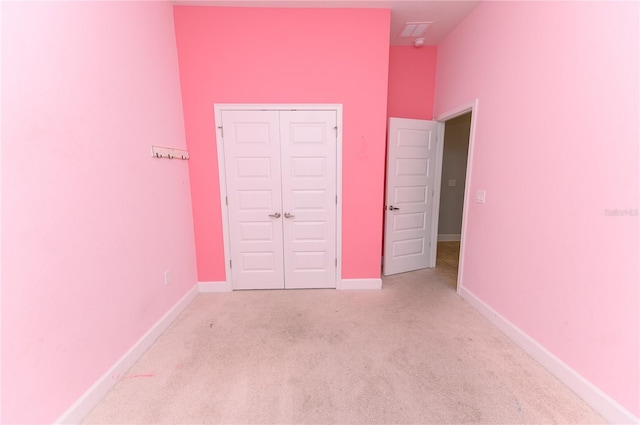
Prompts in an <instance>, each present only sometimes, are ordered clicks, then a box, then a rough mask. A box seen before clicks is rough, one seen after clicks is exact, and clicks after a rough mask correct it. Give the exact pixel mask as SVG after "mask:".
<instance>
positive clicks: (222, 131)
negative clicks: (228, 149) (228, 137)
mask: <svg viewBox="0 0 640 425" xmlns="http://www.w3.org/2000/svg"><path fill="white" fill-rule="evenodd" d="M218 128H219V129H220V137H222V138H223V139H224V128H222V126H221V125H220V126H218Z"/></svg>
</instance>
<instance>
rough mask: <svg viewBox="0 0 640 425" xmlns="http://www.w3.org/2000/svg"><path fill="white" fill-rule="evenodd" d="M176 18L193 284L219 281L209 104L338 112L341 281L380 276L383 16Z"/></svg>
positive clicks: (288, 13) (270, 12)
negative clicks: (326, 107) (312, 106)
mask: <svg viewBox="0 0 640 425" xmlns="http://www.w3.org/2000/svg"><path fill="white" fill-rule="evenodd" d="M174 15H175V27H176V37H177V42H178V57H179V62H180V78H181V82H182V99H183V105H184V113H185V127H186V134H187V143H188V146H189V149H190V152H191V154H192V160H191V161H190V164H189V165H190V175H191V185H192V186H191V187H192V194H193V196H192V202H193V210H194V211H193V214H194V224H195V235H196V251H197V259H198V278H199V280H200V281H224V280H225V273H224V254H223V240H222V223H221V213H220V190H219V182H218V161H217V157H216V156H217V155H216V145H215V140H216V139H215V123H214V120H213V105H214V104H215V103H341V104H343V105H344V130H343V216H342V217H343V242H342V249H343V251H342V252H343V266H342V267H343V268H342V277H343V278H378V277H380V250H381V243H382V242H381V239H382V232H381V229H382V208H380V205H382V198H383V190H382V188H383V173H384V150H385V128H386V109H387V77H388V55H389V11H388V10H383V9H375V10H374V9H372V10H369V9H317V10H315V9H252V8H212V7H188V6H176V7H175V8H174ZM247 28H250V29H251V30H250V31H247V30H246V29H247ZM364 188H366V189H367V190H363V189H364Z"/></svg>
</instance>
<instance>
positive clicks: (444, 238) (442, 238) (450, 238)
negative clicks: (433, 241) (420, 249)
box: [438, 233, 460, 242]
mask: <svg viewBox="0 0 640 425" xmlns="http://www.w3.org/2000/svg"><path fill="white" fill-rule="evenodd" d="M438 242H460V233H458V234H457V235H454V234H451V235H448V234H443V235H438Z"/></svg>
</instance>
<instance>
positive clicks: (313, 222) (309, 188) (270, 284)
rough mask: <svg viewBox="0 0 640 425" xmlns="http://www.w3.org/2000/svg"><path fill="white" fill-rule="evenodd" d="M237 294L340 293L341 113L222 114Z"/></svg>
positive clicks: (233, 270) (230, 239) (233, 265)
mask: <svg viewBox="0 0 640 425" xmlns="http://www.w3.org/2000/svg"><path fill="white" fill-rule="evenodd" d="M221 118H222V128H223V140H224V160H225V164H224V165H225V170H226V173H225V174H226V193H227V198H228V199H227V213H228V222H229V223H228V224H229V242H230V243H229V245H230V256H231V278H232V287H233V289H278V288H335V287H336V281H337V265H336V228H337V226H336V224H337V217H336V213H337V207H336V199H337V198H336V194H337V186H336V179H337V173H336V172H337V165H336V164H337V163H336V160H337V157H336V155H337V150H336V149H337V114H336V111H227V110H224V111H222V114H221Z"/></svg>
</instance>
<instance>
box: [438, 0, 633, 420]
mask: <svg viewBox="0 0 640 425" xmlns="http://www.w3.org/2000/svg"><path fill="white" fill-rule="evenodd" d="M639 7H640V5H639V4H638V3H636V2H628V3H618V2H482V3H481V4H480V5H479V6H477V7H476V8H475V9H474V10H473V11H472V12H471V14H470V15H469V16H468V17H467V18H466V19H465V20H464V21H463V22H462V23H461V24H460V25H459V26H458V27H457V28H456V30H455V31H453V32H452V33H451V34H450V35H449V36H448V37H447V38H446V39H445V40H444V41H443V42H442V43H441V44H440V45H439V48H438V66H437V78H436V103H435V113H436V116H437V115H439V114H442V113H444V112H446V111H448V110H450V109H452V108H454V107H457V106H458V105H462V104H464V103H466V102H469V101H470V100H472V99H474V98H478V99H479V110H478V115H477V119H478V121H477V127H476V131H477V132H476V139H475V154H474V157H473V159H472V161H473V171H472V173H473V174H472V176H471V186H470V190H471V191H472V193H475V191H476V190H478V189H485V190H486V191H487V201H486V205H480V204H475V203H473V204H471V205H470V210H469V228H468V230H469V232H468V234H467V239H466V244H467V249H466V253H467V255H466V257H465V263H464V271H463V273H464V276H465V280H464V286H465V287H466V288H467V289H468V290H469V291H471V292H472V293H473V294H475V295H476V296H478V297H479V298H480V299H481V300H482V301H484V302H485V303H487V304H488V305H489V306H491V307H492V308H493V309H495V310H496V311H497V312H498V313H499V314H501V315H502V316H504V317H505V318H506V319H508V320H509V321H511V322H512V323H514V324H515V325H516V326H518V327H519V328H520V329H521V330H523V331H524V332H525V333H527V334H528V335H530V336H531V337H532V338H533V339H535V340H536V341H538V342H539V343H540V344H542V345H543V346H544V347H545V348H547V349H548V350H549V351H550V352H551V353H553V354H554V355H555V356H557V357H558V358H560V359H561V360H562V361H564V362H565V363H566V364H568V365H569V366H570V367H572V368H573V369H574V370H576V371H577V372H578V373H580V374H581V375H582V376H584V377H585V378H586V379H587V380H589V381H590V382H591V383H593V384H595V385H596V386H597V387H598V388H600V389H601V390H602V391H604V392H605V393H606V394H608V395H610V396H611V397H612V398H613V399H614V400H616V401H617V402H618V403H619V404H621V405H622V406H624V407H625V408H626V409H627V410H629V411H630V412H632V413H633V414H635V415H636V416H638V415H639V414H640V407H639V405H638V400H639V397H640V395H639V394H638V387H639V385H640V382H639V380H638V378H639V370H638V358H639V357H640V353H639V350H638V337H639V334H640V330H639V328H638V317H639V306H638V303H639V298H640V294H639V291H638V282H639V278H640V276H639V266H638V258H639V247H638V234H639V233H638V232H639V227H638V216H637V215H635V216H631V215H627V216H616V217H613V216H607V215H606V214H605V211H606V210H609V209H611V210H613V209H621V210H625V209H635V211H636V213H635V214H637V209H638V195H639V191H638V185H639V175H638V155H639V151H638V140H639V139H640V137H639V136H640V135H639V132H638V117H639V116H640V110H639V105H638V103H639V101H638V93H639V84H638V77H639V75H640V69H639V66H638V63H639V60H638V54H639V51H640V49H639V40H640V34H639V31H638V14H639Z"/></svg>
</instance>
